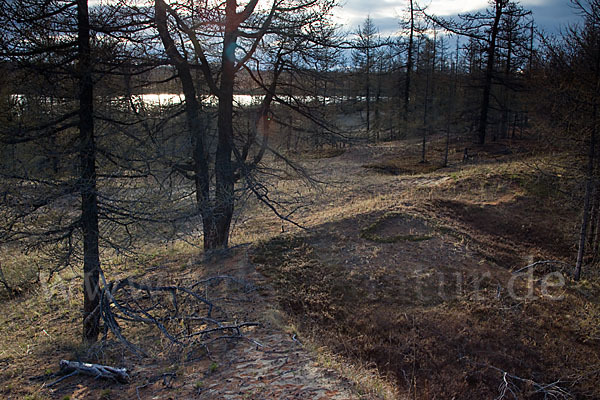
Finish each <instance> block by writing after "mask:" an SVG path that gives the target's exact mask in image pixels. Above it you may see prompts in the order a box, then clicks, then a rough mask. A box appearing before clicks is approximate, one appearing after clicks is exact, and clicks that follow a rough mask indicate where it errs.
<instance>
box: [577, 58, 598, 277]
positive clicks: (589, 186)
mask: <svg viewBox="0 0 600 400" xmlns="http://www.w3.org/2000/svg"><path fill="white" fill-rule="evenodd" d="M595 61H596V65H595V67H596V68H595V71H594V74H595V78H596V88H595V93H594V97H593V99H592V101H593V106H592V118H591V119H592V121H591V122H592V129H591V130H590V147H589V154H588V166H587V173H586V175H587V176H586V185H585V198H584V201H583V216H582V221H581V230H580V232H579V248H578V251H577V262H576V263H575V272H574V273H573V279H575V280H576V281H578V280H579V279H580V278H581V268H582V265H583V257H584V255H585V242H586V235H587V228H588V223H589V219H590V206H591V198H592V194H593V192H594V186H595V185H594V184H595V182H594V166H595V150H596V148H595V147H596V129H597V124H598V94H599V93H600V55H598V54H596V60H595Z"/></svg>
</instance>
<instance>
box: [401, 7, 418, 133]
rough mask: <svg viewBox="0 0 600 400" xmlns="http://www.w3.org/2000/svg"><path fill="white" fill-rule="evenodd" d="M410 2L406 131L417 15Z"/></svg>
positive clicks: (405, 109)
mask: <svg viewBox="0 0 600 400" xmlns="http://www.w3.org/2000/svg"><path fill="white" fill-rule="evenodd" d="M409 2H410V33H409V35H408V53H407V56H406V77H405V80H404V113H403V115H402V118H403V120H404V125H405V129H406V124H407V122H408V106H409V103H410V79H411V74H412V69H413V47H414V33H415V15H414V5H413V0H409Z"/></svg>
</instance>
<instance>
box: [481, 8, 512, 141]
mask: <svg viewBox="0 0 600 400" xmlns="http://www.w3.org/2000/svg"><path fill="white" fill-rule="evenodd" d="M494 6H495V16H494V22H493V24H492V27H491V31H490V40H489V42H488V48H487V53H488V54H487V63H486V67H485V77H484V81H483V97H482V99H481V111H480V114H479V127H478V130H477V136H478V138H479V144H481V145H483V144H485V135H486V130H487V124H488V113H489V110H490V95H491V92H492V79H493V77H494V63H495V59H496V38H497V37H498V30H499V26H500V19H501V18H502V12H503V10H504V7H505V6H506V0H496V1H495V3H494Z"/></svg>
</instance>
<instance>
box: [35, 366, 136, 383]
mask: <svg viewBox="0 0 600 400" xmlns="http://www.w3.org/2000/svg"><path fill="white" fill-rule="evenodd" d="M59 374H61V375H64V376H62V377H61V378H59V379H57V380H55V381H54V382H52V383H50V384H48V385H46V387H52V386H54V385H56V384H57V383H59V382H62V381H64V380H65V379H67V378H69V377H71V376H74V375H87V376H92V377H94V379H112V380H114V381H117V382H120V383H127V382H129V374H127V370H126V369H125V368H115V367H111V366H108V365H100V364H89V363H82V362H79V361H68V360H61V361H60V372H59Z"/></svg>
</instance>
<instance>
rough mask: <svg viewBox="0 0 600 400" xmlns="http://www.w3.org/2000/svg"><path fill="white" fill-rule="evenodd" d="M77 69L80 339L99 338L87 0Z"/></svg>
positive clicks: (81, 0) (80, 17)
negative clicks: (81, 295) (81, 312)
mask: <svg viewBox="0 0 600 400" xmlns="http://www.w3.org/2000/svg"><path fill="white" fill-rule="evenodd" d="M77 41H78V62H79V65H78V68H79V138H80V141H81V150H80V159H81V182H80V193H81V228H82V231H83V339H84V341H85V342H88V343H91V342H95V341H96V340H97V339H98V333H99V332H100V326H99V325H100V314H99V313H98V312H97V307H98V304H99V302H100V291H99V275H100V255H99V251H98V197H97V193H96V144H95V141H94V114H93V112H94V84H93V81H92V60H91V49H90V22H89V14H88V4H87V0H77Z"/></svg>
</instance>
